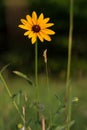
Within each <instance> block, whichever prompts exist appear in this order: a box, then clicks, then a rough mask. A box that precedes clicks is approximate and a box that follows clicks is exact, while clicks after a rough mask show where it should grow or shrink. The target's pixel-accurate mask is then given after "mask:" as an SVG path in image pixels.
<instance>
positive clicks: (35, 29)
mask: <svg viewBox="0 0 87 130" xmlns="http://www.w3.org/2000/svg"><path fill="white" fill-rule="evenodd" d="M32 30H33V31H34V32H36V33H38V32H39V31H40V26H39V25H34V26H33V27H32Z"/></svg>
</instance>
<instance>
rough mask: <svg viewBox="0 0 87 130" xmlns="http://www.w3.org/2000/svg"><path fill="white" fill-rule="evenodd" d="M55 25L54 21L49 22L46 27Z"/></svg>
mask: <svg viewBox="0 0 87 130" xmlns="http://www.w3.org/2000/svg"><path fill="white" fill-rule="evenodd" d="M53 25H54V23H47V24H46V25H45V26H46V28H47V27H51V26H53Z"/></svg>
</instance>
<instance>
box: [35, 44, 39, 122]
mask: <svg viewBox="0 0 87 130" xmlns="http://www.w3.org/2000/svg"><path fill="white" fill-rule="evenodd" d="M35 84H36V109H37V121H38V114H39V110H38V103H39V88H38V44H37V42H36V43H35Z"/></svg>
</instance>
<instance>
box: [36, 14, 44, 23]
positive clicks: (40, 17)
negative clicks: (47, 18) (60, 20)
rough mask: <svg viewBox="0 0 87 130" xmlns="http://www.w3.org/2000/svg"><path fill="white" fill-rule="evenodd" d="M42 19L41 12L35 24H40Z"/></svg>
mask: <svg viewBox="0 0 87 130" xmlns="http://www.w3.org/2000/svg"><path fill="white" fill-rule="evenodd" d="M43 19H44V15H43V13H41V14H40V16H39V18H38V21H37V24H40V23H41V22H42V21H43Z"/></svg>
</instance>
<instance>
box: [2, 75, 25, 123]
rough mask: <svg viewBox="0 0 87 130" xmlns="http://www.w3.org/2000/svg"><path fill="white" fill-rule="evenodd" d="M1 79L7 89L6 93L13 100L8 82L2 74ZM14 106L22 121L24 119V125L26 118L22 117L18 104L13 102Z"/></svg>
mask: <svg viewBox="0 0 87 130" xmlns="http://www.w3.org/2000/svg"><path fill="white" fill-rule="evenodd" d="M0 79H1V81H2V83H3V85H4V87H5V89H6V91H7V93H8V95H9V97H10V98H12V94H11V91H10V90H9V88H8V85H7V83H6V81H5V80H4V78H3V76H2V74H1V73H0ZM13 105H14V107H15V108H16V110H17V112H18V113H19V115H20V117H21V119H22V121H23V123H24V122H25V119H24V117H23V116H22V114H21V112H20V110H19V108H18V105H17V104H16V102H15V101H14V100H13Z"/></svg>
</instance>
